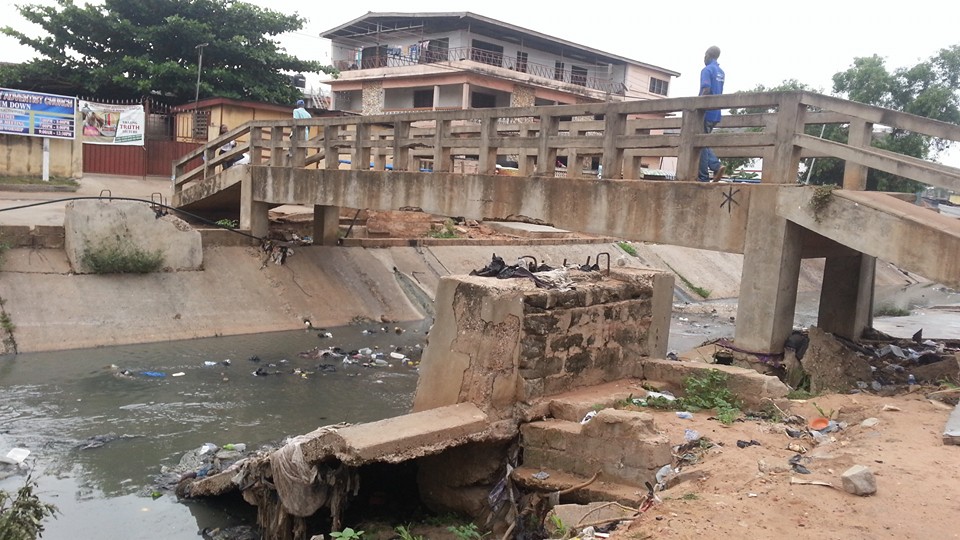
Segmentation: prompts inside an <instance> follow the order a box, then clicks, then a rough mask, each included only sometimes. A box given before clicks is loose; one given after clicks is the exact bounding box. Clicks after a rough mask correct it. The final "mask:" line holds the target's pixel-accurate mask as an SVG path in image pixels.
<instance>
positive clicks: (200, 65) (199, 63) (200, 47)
mask: <svg viewBox="0 0 960 540" xmlns="http://www.w3.org/2000/svg"><path fill="white" fill-rule="evenodd" d="M207 45H210V44H209V43H201V44H199V45H197V46H196V47H194V48H195V49H197V50H198V51H200V58H199V59H198V60H197V93H196V94H194V95H193V104H194V109H196V104H197V101H200V72H201V71H203V48H204V47H206V46H207ZM194 113H196V110H194Z"/></svg>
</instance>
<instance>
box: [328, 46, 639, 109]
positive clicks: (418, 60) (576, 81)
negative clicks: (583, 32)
mask: <svg viewBox="0 0 960 540" xmlns="http://www.w3.org/2000/svg"><path fill="white" fill-rule="evenodd" d="M380 51H381V52H382V54H376V55H369V54H367V55H364V56H363V58H362V60H361V62H360V64H359V65H358V64H357V63H356V62H353V61H349V60H337V61H335V62H334V66H335V67H336V68H337V69H338V70H340V80H360V79H368V78H381V77H385V76H390V75H415V74H424V73H427V72H428V71H425V68H426V69H429V68H430V67H431V66H432V67H435V68H436V70H437V71H438V72H444V73H449V72H450V67H451V66H452V67H455V68H457V69H459V70H461V71H472V72H487V73H488V74H491V73H490V72H489V70H490V69H491V68H493V69H494V70H495V71H494V72H492V74H493V75H496V76H498V77H501V78H504V79H512V80H517V81H518V82H525V83H527V84H539V85H540V86H548V87H558V89H560V90H563V91H567V92H571V93H576V94H584V95H589V96H590V97H594V98H597V97H600V96H597V95H596V93H601V94H604V95H616V96H624V95H625V94H626V90H627V88H626V85H625V84H624V83H623V82H622V81H614V80H611V79H610V78H599V77H591V76H588V74H587V73H586V72H579V71H576V70H573V69H570V68H563V67H558V66H545V65H542V64H535V63H532V62H526V61H522V60H518V59H516V58H512V57H508V56H504V55H503V54H501V53H497V52H493V51H487V50H483V49H478V48H474V47H460V48H452V49H442V50H425V51H422V52H420V53H419V54H415V55H404V54H401V53H400V52H393V51H389V50H386V49H380ZM388 70H389V71H388Z"/></svg>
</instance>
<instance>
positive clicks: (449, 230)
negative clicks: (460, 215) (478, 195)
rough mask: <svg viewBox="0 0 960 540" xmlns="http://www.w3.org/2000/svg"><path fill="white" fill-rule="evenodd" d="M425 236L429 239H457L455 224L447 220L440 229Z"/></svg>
mask: <svg viewBox="0 0 960 540" xmlns="http://www.w3.org/2000/svg"><path fill="white" fill-rule="evenodd" d="M427 236H429V237H430V238H458V236H457V228H456V224H455V223H454V222H453V220H452V219H450V218H447V219H446V221H444V222H443V226H442V227H440V229H438V230H435V231H430V232H428V233H427Z"/></svg>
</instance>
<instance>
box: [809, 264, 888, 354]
mask: <svg viewBox="0 0 960 540" xmlns="http://www.w3.org/2000/svg"><path fill="white" fill-rule="evenodd" d="M876 267H877V259H876V257H871V256H870V255H865V254H863V253H861V254H858V255H854V256H847V257H827V261H826V266H825V267H824V269H823V287H822V288H821V289H820V310H819V313H818V315H817V326H819V327H820V328H821V329H822V330H824V331H826V332H830V333H831V334H836V335H838V336H841V337H845V338H847V339H850V340H858V339H860V337H861V336H862V335H863V331H864V330H866V329H867V328H869V327H871V326H872V325H873V281H874V274H875V271H876Z"/></svg>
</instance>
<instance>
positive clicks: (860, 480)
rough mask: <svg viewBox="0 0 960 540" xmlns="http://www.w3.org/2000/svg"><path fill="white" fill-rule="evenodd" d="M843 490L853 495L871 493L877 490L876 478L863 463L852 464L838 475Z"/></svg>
mask: <svg viewBox="0 0 960 540" xmlns="http://www.w3.org/2000/svg"><path fill="white" fill-rule="evenodd" d="M840 480H841V481H842V482H843V490H844V491H846V492H847V493H852V494H853V495H863V496H865V495H873V494H874V493H876V492H877V480H876V479H875V478H874V477H873V473H872V472H871V471H870V469H868V468H866V467H864V466H863V465H854V466H853V467H850V468H849V469H847V470H846V471H845V472H844V473H843V475H841V476H840Z"/></svg>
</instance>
